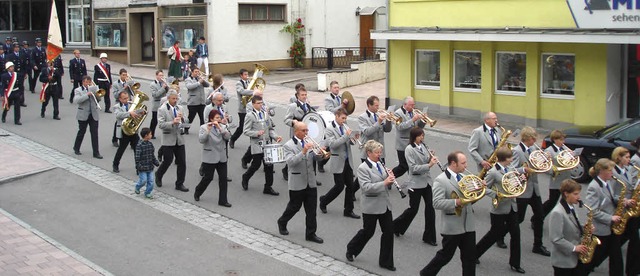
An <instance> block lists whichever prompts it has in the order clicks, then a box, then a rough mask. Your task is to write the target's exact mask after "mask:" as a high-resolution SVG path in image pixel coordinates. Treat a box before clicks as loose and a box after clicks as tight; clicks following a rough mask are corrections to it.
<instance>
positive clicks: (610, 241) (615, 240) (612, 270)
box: [590, 233, 638, 275]
mask: <svg viewBox="0 0 640 276" xmlns="http://www.w3.org/2000/svg"><path fill="white" fill-rule="evenodd" d="M596 236H597V235H596ZM597 237H598V239H600V242H602V243H601V244H600V245H599V246H596V250H595V252H594V253H593V260H592V261H591V263H590V265H591V267H592V268H595V267H598V266H599V265H600V264H601V263H602V262H603V261H604V260H605V259H606V258H607V257H609V275H622V270H623V268H622V267H623V264H622V250H621V249H620V236H618V235H615V234H613V233H611V234H610V235H608V236H597ZM627 250H628V249H627ZM627 261H629V260H627ZM632 261H635V262H637V261H638V260H637V259H636V260H632Z"/></svg>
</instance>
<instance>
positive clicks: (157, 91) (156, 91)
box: [149, 80, 169, 112]
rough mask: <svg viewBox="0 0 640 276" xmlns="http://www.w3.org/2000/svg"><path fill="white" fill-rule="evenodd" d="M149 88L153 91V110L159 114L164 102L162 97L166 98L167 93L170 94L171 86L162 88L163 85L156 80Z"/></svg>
mask: <svg viewBox="0 0 640 276" xmlns="http://www.w3.org/2000/svg"><path fill="white" fill-rule="evenodd" d="M149 87H150V89H151V98H152V99H151V100H152V101H153V105H152V108H151V109H152V110H153V111H155V112H157V111H158V108H160V103H161V102H160V101H161V100H162V97H164V96H166V95H167V92H169V86H168V85H167V87H165V88H162V84H160V83H158V81H156V80H154V81H152V82H151V83H150V84H149Z"/></svg>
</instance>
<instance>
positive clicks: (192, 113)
mask: <svg viewBox="0 0 640 276" xmlns="http://www.w3.org/2000/svg"><path fill="white" fill-rule="evenodd" d="M187 109H189V123H191V124H193V119H194V118H195V117H196V114H198V118H200V125H204V104H199V105H187ZM242 123H243V124H244V122H242Z"/></svg>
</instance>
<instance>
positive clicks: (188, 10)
mask: <svg viewBox="0 0 640 276" xmlns="http://www.w3.org/2000/svg"><path fill="white" fill-rule="evenodd" d="M165 11H166V13H165V14H166V16H167V17H172V16H203V15H207V7H206V6H202V5H193V6H186V7H168V8H166V9H165Z"/></svg>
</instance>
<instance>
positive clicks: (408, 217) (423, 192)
mask: <svg viewBox="0 0 640 276" xmlns="http://www.w3.org/2000/svg"><path fill="white" fill-rule="evenodd" d="M409 136H410V137H409V145H407V147H406V148H405V150H404V154H405V157H406V158H407V164H408V165H409V181H408V186H407V188H408V189H409V208H407V209H406V210H405V211H404V212H403V213H402V214H401V215H400V216H399V217H397V218H396V219H395V220H394V221H393V231H394V233H395V235H396V236H400V235H404V233H405V232H406V231H407V229H408V228H409V225H411V222H412V221H413V218H415V216H416V214H417V213H418V209H419V208H420V199H421V198H422V199H424V204H425V205H424V208H425V209H424V231H423V232H422V241H423V242H425V243H427V244H429V245H431V246H437V245H438V243H437V242H436V212H435V210H434V209H433V193H432V191H431V185H432V184H433V179H432V178H431V168H432V167H433V165H435V164H437V163H438V158H437V157H436V156H435V155H433V153H431V152H430V151H429V148H428V147H427V146H426V145H425V144H424V143H423V142H424V130H423V129H422V128H419V127H414V128H412V129H411V132H410V134H409Z"/></svg>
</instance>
